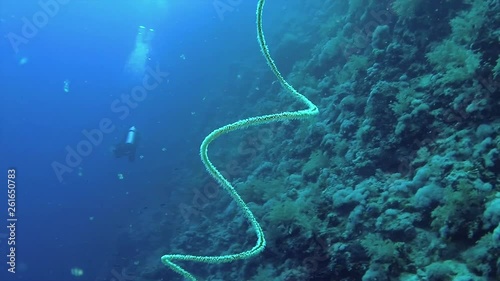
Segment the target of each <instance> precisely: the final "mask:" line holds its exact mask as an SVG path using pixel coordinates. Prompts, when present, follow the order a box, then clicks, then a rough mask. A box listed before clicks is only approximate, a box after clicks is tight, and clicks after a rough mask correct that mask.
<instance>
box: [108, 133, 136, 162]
mask: <svg viewBox="0 0 500 281" xmlns="http://www.w3.org/2000/svg"><path fill="white" fill-rule="evenodd" d="M137 140H138V135H137V131H136V129H135V126H132V127H130V129H128V133H127V137H126V138H125V141H124V142H122V143H120V144H118V145H116V146H115V147H114V148H113V154H114V155H115V157H116V158H120V157H122V156H128V160H129V161H131V162H132V161H134V160H135V152H136V148H137Z"/></svg>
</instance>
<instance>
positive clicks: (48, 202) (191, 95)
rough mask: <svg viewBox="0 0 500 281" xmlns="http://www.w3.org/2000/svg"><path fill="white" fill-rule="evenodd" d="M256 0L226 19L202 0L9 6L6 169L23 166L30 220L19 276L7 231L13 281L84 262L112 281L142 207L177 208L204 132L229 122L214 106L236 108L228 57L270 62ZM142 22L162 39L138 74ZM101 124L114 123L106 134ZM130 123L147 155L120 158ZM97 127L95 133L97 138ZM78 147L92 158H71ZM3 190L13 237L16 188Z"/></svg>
mask: <svg viewBox="0 0 500 281" xmlns="http://www.w3.org/2000/svg"><path fill="white" fill-rule="evenodd" d="M250 2H251V1H243V2H242V3H241V5H240V6H239V7H238V8H237V9H234V10H231V11H226V12H224V13H223V14H218V13H217V10H216V9H215V7H214V4H213V3H212V1H201V0H200V1H196V0H190V1H166V0H163V1H162V0H157V1H153V0H151V1H111V2H110V1H106V2H101V1H83V0H69V1H2V2H1V3H0V19H1V29H0V33H1V34H2V36H3V38H2V43H1V45H0V46H1V49H0V57H1V63H0V84H1V100H2V104H3V107H2V110H1V116H2V120H1V124H2V126H1V128H0V131H1V138H0V141H1V151H2V153H1V159H2V160H1V163H2V165H1V166H2V174H4V176H3V177H4V178H5V179H6V178H7V169H15V174H16V178H15V179H16V192H17V193H16V207H17V208H16V213H15V216H16V217H17V218H18V221H17V224H16V232H15V233H16V237H15V238H16V243H17V244H16V247H17V248H16V264H17V268H16V274H10V273H8V272H7V269H6V261H7V260H8V258H6V254H7V251H8V246H7V245H6V241H7V240H6V238H3V237H0V240H1V241H2V242H1V244H0V250H1V252H2V254H1V258H0V260H1V266H0V268H1V272H0V276H2V277H1V278H0V279H1V280H33V281H35V280H37V281H42V280H82V279H81V278H78V277H75V276H73V275H72V274H71V269H74V268H76V269H82V270H83V272H84V275H83V276H84V277H83V278H84V280H94V279H95V278H98V277H99V276H101V278H102V276H104V277H106V278H108V277H109V278H112V277H113V275H112V274H111V273H110V272H111V269H112V268H113V266H112V264H107V262H108V260H110V259H111V257H110V256H112V255H113V252H114V251H115V250H116V247H118V246H117V244H118V241H117V240H116V237H117V236H118V234H119V232H120V231H122V229H123V228H127V227H129V226H130V227H132V226H131V223H130V222H131V221H133V220H134V219H133V217H134V216H136V215H137V213H138V210H141V209H143V208H147V207H149V208H168V206H167V207H160V205H161V204H163V205H162V206H165V204H172V202H174V203H175V200H174V199H172V198H170V196H172V195H171V194H173V193H175V192H176V190H178V189H182V185H181V184H182V182H178V183H177V184H174V183H175V180H176V179H180V178H183V177H190V176H192V172H191V169H192V168H191V167H190V166H195V167H196V169H197V170H199V169H200V167H201V164H200V163H199V156H198V147H199V144H200V142H201V140H202V139H203V137H204V135H205V134H206V133H207V131H208V130H209V129H211V128H215V127H216V126H218V125H221V124H222V123H223V122H224V121H225V120H224V119H221V120H217V119H216V117H214V116H215V115H217V116H219V117H217V118H225V117H226V116H225V115H226V114H220V111H218V110H217V109H216V108H214V101H215V100H216V101H217V103H221V104H222V105H221V106H222V107H223V108H225V107H227V106H225V105H224V98H225V95H227V91H231V88H229V87H228V86H227V81H228V80H230V79H229V77H228V76H231V78H234V77H235V76H236V73H232V72H231V71H230V68H229V67H228V65H230V64H231V63H232V62H234V60H235V58H237V57H241V56H242V55H244V56H246V57H248V58H249V59H248V61H251V60H250V58H251V57H255V58H256V59H258V61H259V63H260V64H261V65H263V64H264V61H263V60H262V59H261V58H260V57H259V55H260V54H259V50H258V47H257V44H256V43H255V32H254V13H255V12H254V6H255V5H254V3H250ZM54 5H55V6H54ZM40 13H42V14H43V13H45V15H48V17H47V18H46V19H44V18H43V17H44V16H43V15H41V14H40ZM45 21H46V22H45ZM28 22H29V23H31V24H32V25H34V26H35V28H34V29H33V26H32V25H30V24H29V23H28ZM37 24H38V25H40V26H36V25H37ZM139 26H145V27H146V28H147V29H149V28H151V29H154V37H153V38H152V39H151V41H150V42H148V47H149V50H148V52H147V60H146V61H145V62H144V63H143V64H142V65H143V67H144V69H143V70H141V69H139V70H138V71H139V72H142V71H144V73H140V75H139V76H137V74H136V73H135V74H134V73H129V72H127V71H126V70H125V65H126V64H127V60H128V59H129V57H130V56H131V53H133V52H134V49H135V48H137V46H136V37H137V33H138V28H139ZM250 46H251V47H250ZM139 65H141V62H139ZM151 71H152V72H156V73H162V74H161V75H164V76H162V77H161V81H158V83H157V84H158V85H155V86H154V87H153V89H151V90H148V91H147V94H146V96H145V97H142V96H141V97H140V100H139V99H138V100H136V101H135V102H132V103H131V104H127V103H125V102H124V101H123V100H122V99H121V97H122V95H130V94H131V91H132V90H133V89H134V87H135V86H141V85H142V83H143V81H142V79H143V78H144V76H145V75H148V73H150V72H151ZM165 73H166V74H165ZM153 82H155V81H153ZM65 83H67V85H68V89H67V91H65ZM219 84H221V85H219ZM222 84H224V85H222ZM219 90H220V92H218V91H219ZM222 90H224V91H226V93H224V92H222ZM238 94H239V93H232V94H231V95H233V96H235V97H237V95H238ZM209 101H210V103H209ZM113 104H115V108H113ZM117 108H121V110H117ZM124 108H126V110H125V109H124ZM207 120H210V123H211V124H210V128H205V126H207V123H209V122H208V121H207ZM100 122H106V124H108V125H107V126H109V128H108V129H109V130H108V131H106V132H105V133H102V131H101V133H102V134H101V133H96V131H97V130H98V129H99V126H100ZM131 126H136V128H137V130H138V132H139V133H140V143H139V144H138V148H137V159H136V160H135V161H134V162H129V161H128V160H127V159H125V158H121V159H115V157H113V154H112V152H111V148H112V147H113V145H116V144H117V143H119V142H121V141H122V140H123V139H124V137H125V135H126V134H127V132H128V129H129V127H131ZM84 130H85V131H87V132H94V135H93V136H94V137H95V139H94V140H93V141H94V142H93V143H91V145H90V146H89V143H90V139H89V138H88V137H87V136H86V135H85V134H84V133H83V131H84ZM99 131H100V129H99ZM91 134H92V133H91ZM100 134H101V135H102V136H100ZM79 149H80V150H79ZM89 149H90V151H89ZM69 151H77V153H78V154H79V155H80V157H74V158H71V157H70V158H67V157H68V155H69V154H71V153H70V152H69ZM80 152H82V153H83V154H80ZM73 156H74V155H73ZM119 174H122V175H123V179H120V178H119ZM2 190H3V191H2V194H1V198H2V203H1V204H2V207H1V213H2V228H0V234H4V235H5V234H7V230H6V228H5V226H4V225H6V224H7V222H6V220H5V219H6V218H7V216H6V214H7V197H6V194H7V192H6V190H7V187H6V186H5V185H4V184H3V183H2ZM165 212H167V211H165ZM157 242H160V243H161V239H160V240H158V241H157ZM120 243H121V244H125V245H126V242H124V241H120ZM121 244H120V245H121ZM158 246H160V245H158ZM121 247H124V246H123V245H122V246H121ZM136 250H138V251H140V250H141V249H135V248H134V249H132V250H130V251H131V252H134V251H136ZM131 255H132V254H131ZM122 258H124V259H125V258H127V257H125V256H124V257H122ZM155 258H156V259H157V260H158V262H159V258H160V257H159V256H155ZM93 278H94V279H93ZM106 280H108V279H106ZM109 280H111V279H109Z"/></svg>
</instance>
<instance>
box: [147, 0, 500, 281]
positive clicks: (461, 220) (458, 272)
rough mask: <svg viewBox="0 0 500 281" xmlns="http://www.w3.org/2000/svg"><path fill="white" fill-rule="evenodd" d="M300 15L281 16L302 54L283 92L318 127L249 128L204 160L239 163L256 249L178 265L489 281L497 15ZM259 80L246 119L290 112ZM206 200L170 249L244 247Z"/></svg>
mask: <svg viewBox="0 0 500 281" xmlns="http://www.w3.org/2000/svg"><path fill="white" fill-rule="evenodd" d="M306 2H307V3H302V4H297V5H299V6H300V5H303V10H302V11H301V12H302V13H309V15H308V17H307V20H304V17H301V16H298V15H300V13H299V14H293V16H296V17H295V18H294V19H295V20H297V21H302V25H301V26H302V27H301V28H303V29H307V28H310V30H311V35H310V36H307V37H304V39H303V40H304V44H306V45H312V46H314V47H313V48H312V49H311V53H310V55H309V57H307V58H299V59H297V61H296V62H295V64H294V65H293V67H291V70H290V73H289V74H288V81H289V82H290V83H291V84H293V85H296V86H297V87H299V88H298V91H299V92H301V93H303V94H304V95H305V96H308V97H309V98H311V100H312V102H314V103H315V104H316V105H317V106H318V108H319V109H320V114H319V116H318V117H317V118H316V119H314V121H311V122H305V123H300V122H298V121H296V120H289V121H286V122H284V123H279V124H273V125H267V126H264V127H263V128H253V129H250V130H249V131H247V132H245V133H244V134H242V137H241V138H239V139H233V140H228V141H227V143H225V144H224V145H225V147H234V148H237V149H233V150H232V151H228V152H227V155H224V156H222V155H220V154H219V155H217V157H215V158H216V159H215V160H213V161H214V162H216V163H219V161H221V162H220V163H224V161H235V163H238V168H239V170H238V172H233V173H231V170H230V169H226V170H227V171H229V172H228V174H230V175H231V177H230V180H231V182H232V183H233V184H234V186H235V189H236V190H237V191H239V192H240V193H241V196H242V199H243V200H245V201H246V202H250V203H249V204H248V205H249V208H250V210H252V212H253V213H254V214H255V216H256V217H257V219H258V220H259V221H262V224H261V226H262V229H263V232H264V234H265V236H266V239H267V248H266V250H265V251H264V252H263V253H262V254H261V255H260V256H257V257H254V258H251V259H248V260H245V261H239V262H237V263H233V264H227V265H223V266H221V265H207V266H199V267H198V266H196V267H193V266H191V267H190V266H187V267H188V268H190V269H192V270H193V271H194V272H195V273H196V274H199V275H202V276H210V277H208V278H207V279H206V280H270V281H271V280H287V281H292V280H317V281H326V280H328V281H329V280H352V281H354V280H367V281H368V280H378V281H380V280H422V281H423V280H485V281H490V280H500V254H499V253H500V189H499V186H500V173H499V172H500V152H499V150H500V110H499V108H500V92H499V89H500V84H499V82H498V75H499V73H500V66H499V65H500V58H499V50H500V33H499V31H498V30H500V16H499V15H500V3H499V1H497V0H457V1H448V0H438V1H432V0H380V1H375V0H350V1H306ZM283 17H285V19H289V18H288V17H292V15H288V16H287V15H283ZM284 22H286V21H285V20H284ZM275 24H278V23H275ZM313 31H314V32H313ZM288 32H290V33H294V32H295V31H294V30H293V29H292V30H288ZM283 37H286V36H283ZM275 40H283V41H282V42H280V44H279V45H280V46H281V48H280V50H282V51H285V50H286V49H287V44H293V43H291V42H290V41H286V39H285V38H281V39H279V38H275ZM270 48H271V51H272V46H271V47H270ZM285 55H290V60H293V53H290V54H281V56H285ZM288 63H290V62H288ZM262 75H263V76H266V75H271V74H269V73H265V74H264V73H263V74H262ZM264 80H265V81H268V82H269V84H266V85H260V86H259V88H260V92H258V93H259V97H258V98H257V95H256V94H257V93H253V94H252V95H253V97H256V100H255V103H254V104H255V107H254V108H252V109H248V112H253V110H255V109H257V110H262V111H265V110H266V109H269V108H283V101H284V100H286V101H287V102H288V104H289V110H295V109H297V108H298V107H299V105H298V103H297V102H293V101H289V100H287V99H285V98H284V97H283V96H284V94H283V93H280V94H279V95H276V92H277V91H279V89H278V88H277V87H276V86H273V84H272V83H271V81H272V79H269V78H262V79H261V80H260V81H264ZM256 83H257V82H256ZM263 89H267V90H264V91H263ZM248 91H254V90H252V89H248ZM263 93H265V95H263ZM243 116H248V114H247V112H245V110H242V112H238V113H235V116H234V117H235V119H242V118H243ZM249 139H251V140H252V141H251V142H247V140H249ZM249 149H251V153H247V151H248V150H249ZM209 182H210V181H209V179H207V178H201V179H200V180H199V185H201V186H205V185H208V184H209ZM208 198H209V199H210V197H208ZM209 199H207V202H209V203H207V204H206V205H203V206H200V207H196V209H197V210H198V212H200V213H203V215H197V216H195V217H197V220H196V221H197V224H196V225H193V224H191V223H188V222H187V220H180V221H179V222H178V223H179V225H178V230H180V231H181V232H179V234H178V236H177V237H176V238H175V239H172V242H171V243H172V245H171V246H170V247H173V248H174V249H175V250H177V251H188V250H190V251H192V248H193V247H194V246H193V245H197V246H196V248H197V249H198V250H199V251H200V252H203V253H207V254H213V253H220V252H221V251H222V252H227V253H232V252H235V251H241V250H242V249H248V248H252V245H254V244H255V240H254V239H252V238H249V237H248V236H251V235H247V234H251V233H252V230H251V226H250V225H249V224H248V223H246V222H245V216H244V215H243V214H241V213H239V212H238V211H237V209H236V205H235V204H234V203H231V202H230V200H229V198H227V197H224V196H222V195H218V196H217V200H215V199H213V200H209ZM189 200H191V199H190V198H186V202H188V203H186V204H189ZM200 210H201V211H200ZM210 217H211V218H210ZM182 229H184V230H185V231H186V232H185V234H183V232H182ZM166 231H167V230H166ZM200 240H201V241H206V242H203V245H204V246H203V247H200V246H198V245H199V244H200V242H199V241H200ZM160 270H161V269H157V271H156V273H155V274H149V275H148V274H144V275H143V276H144V280H153V278H152V277H151V276H159V275H161V274H163V275H162V276H167V275H165V273H161V274H160V273H158V271H160ZM155 280H156V279H155ZM168 280H175V277H173V276H170V275H168Z"/></svg>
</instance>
